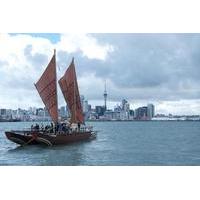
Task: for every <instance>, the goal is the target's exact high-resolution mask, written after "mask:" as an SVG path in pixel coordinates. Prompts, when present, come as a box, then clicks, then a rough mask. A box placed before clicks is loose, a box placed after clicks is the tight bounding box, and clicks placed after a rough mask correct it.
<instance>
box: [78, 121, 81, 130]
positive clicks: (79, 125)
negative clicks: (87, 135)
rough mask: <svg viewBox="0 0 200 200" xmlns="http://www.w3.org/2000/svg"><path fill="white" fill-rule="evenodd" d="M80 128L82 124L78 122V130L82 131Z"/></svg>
mask: <svg viewBox="0 0 200 200" xmlns="http://www.w3.org/2000/svg"><path fill="white" fill-rule="evenodd" d="M80 128H81V124H80V123H78V131H80Z"/></svg>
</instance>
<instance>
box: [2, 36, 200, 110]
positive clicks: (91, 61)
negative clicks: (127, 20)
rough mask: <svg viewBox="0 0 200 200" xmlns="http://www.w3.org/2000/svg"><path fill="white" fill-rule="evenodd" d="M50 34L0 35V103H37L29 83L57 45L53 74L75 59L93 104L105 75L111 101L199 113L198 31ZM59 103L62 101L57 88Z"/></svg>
mask: <svg viewBox="0 0 200 200" xmlns="http://www.w3.org/2000/svg"><path fill="white" fill-rule="evenodd" d="M50 38H51V37H50V35H49V37H48V38H45V36H44V37H42V34H40V35H39V36H38V37H36V36H35V35H28V34H14V35H13V34H12V35H10V34H0V75H1V79H0V91H1V94H0V105H1V106H5V107H16V105H19V106H21V107H23V106H27V105H33V104H34V105H36V106H39V105H40V106H41V105H42V102H41V100H40V98H39V95H38V94H37V92H36V90H35V88H34V85H33V83H34V82H36V81H37V80H38V79H39V77H40V76H41V74H42V72H43V71H44V69H45V68H46V66H47V64H48V62H49V60H50V58H51V56H52V54H53V49H54V48H56V50H57V65H58V70H57V72H58V78H59V77H61V76H62V75H63V73H64V72H65V70H66V68H67V66H68V65H69V63H70V62H71V59H72V57H75V64H76V71H77V77H78V82H79V85H80V92H81V93H82V94H84V95H85V97H86V98H87V99H89V100H91V101H93V102H99V103H100V102H102V104H103V90H104V81H105V79H106V81H107V88H108V100H109V101H110V102H113V103H112V105H114V103H115V102H119V101H121V99H122V98H127V99H128V100H129V101H130V102H131V103H133V107H135V106H136V105H139V104H138V102H142V103H143V104H146V103H148V102H153V103H155V104H156V106H157V108H158V111H163V112H166V113H168V110H172V108H173V109H174V112H179V113H181V112H182V111H183V110H184V112H188V113H189V112H190V111H192V112H193V113H194V112H195V113H196V112H200V110H199V107H198V106H197V104H198V100H199V99H200V79H199V74H200V56H199V55H200V34H60V38H59V39H58V40H57V41H51V40H50ZM11 97H12V100H11ZM59 101H60V104H63V103H64V100H63V97H62V94H61V93H60V91H59ZM163 102H164V103H163ZM169 102H171V104H170V103H169ZM174 102H176V103H174ZM189 102H191V105H194V108H193V107H192V108H191V106H188V105H189ZM134 104H135V106H134ZM163 105H165V106H163ZM169 105H170V106H169ZM184 105H185V108H186V110H185V109H183V107H184Z"/></svg>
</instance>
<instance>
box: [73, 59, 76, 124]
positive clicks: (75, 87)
mask: <svg viewBox="0 0 200 200" xmlns="http://www.w3.org/2000/svg"><path fill="white" fill-rule="evenodd" d="M72 62H73V63H74V57H73V58H72ZM74 71H75V68H74ZM74 73H75V72H74ZM75 74H76V73H75ZM75 82H76V80H75V79H74V110H73V112H74V121H76V85H75V84H76V83H75Z"/></svg>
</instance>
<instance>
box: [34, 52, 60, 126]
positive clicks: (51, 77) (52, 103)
mask: <svg viewBox="0 0 200 200" xmlns="http://www.w3.org/2000/svg"><path fill="white" fill-rule="evenodd" d="M35 87H36V89H37V91H38V93H39V95H40V97H41V99H42V101H43V103H44V105H45V107H46V109H47V110H48V112H49V114H50V116H51V118H52V120H53V121H54V122H55V123H56V122H58V102H57V87H56V56H55V53H54V55H53V57H52V59H51V61H50V62H49V64H48V66H47V68H46V70H45V71H44V73H43V74H42V76H41V77H40V79H39V81H38V82H37V83H36V84H35Z"/></svg>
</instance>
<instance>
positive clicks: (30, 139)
mask: <svg viewBox="0 0 200 200" xmlns="http://www.w3.org/2000/svg"><path fill="white" fill-rule="evenodd" d="M5 134H6V137H7V138H8V139H9V140H10V141H12V142H14V143H16V144H19V145H22V146H23V145H37V144H43V145H48V146H52V145H65V144H69V143H73V142H78V141H83V140H90V139H94V138H95V137H96V134H95V133H94V132H92V131H87V132H73V133H71V134H51V135H50V134H44V133H40V132H38V133H36V132H30V133H28V134H27V133H23V132H22V133H17V132H12V131H9V132H5Z"/></svg>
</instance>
